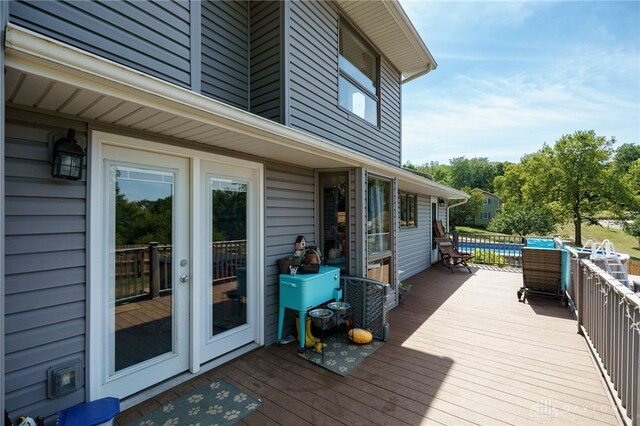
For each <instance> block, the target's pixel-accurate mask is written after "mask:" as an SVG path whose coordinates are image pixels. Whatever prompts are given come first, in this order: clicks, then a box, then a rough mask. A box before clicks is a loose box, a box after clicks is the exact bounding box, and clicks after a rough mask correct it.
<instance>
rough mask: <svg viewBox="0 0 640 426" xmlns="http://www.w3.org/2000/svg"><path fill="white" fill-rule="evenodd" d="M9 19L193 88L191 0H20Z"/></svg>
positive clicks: (14, 4) (14, 1) (12, 4)
mask: <svg viewBox="0 0 640 426" xmlns="http://www.w3.org/2000/svg"><path fill="white" fill-rule="evenodd" d="M9 12H10V20H11V22H13V23H16V24H18V25H21V26H23V27H25V28H28V29H30V30H33V31H35V32H38V33H41V34H44V35H46V36H49V37H51V38H54V39H56V40H60V41H62V42H65V43H68V44H70V45H72V46H75V47H78V48H80V49H83V50H86V51H88V52H91V53H94V54H96V55H99V56H102V57H104V58H107V59H111V60H113V61H115V62H118V63H120V64H123V65H126V66H129V67H131V68H134V69H136V70H139V71H142V72H144V73H147V74H150V75H152V76H155V77H158V78H161V79H163V80H166V81H169V82H171V83H175V84H178V85H180V86H183V87H190V82H191V76H190V71H191V66H190V23H189V22H190V21H189V1H187V0H179V1H170V2H169V1H149V0H145V1H135V2H129V1H121V0H117V1H102V2H95V1H73V2H71V1H28V2H27V1H17V0H12V1H11V2H10V5H9Z"/></svg>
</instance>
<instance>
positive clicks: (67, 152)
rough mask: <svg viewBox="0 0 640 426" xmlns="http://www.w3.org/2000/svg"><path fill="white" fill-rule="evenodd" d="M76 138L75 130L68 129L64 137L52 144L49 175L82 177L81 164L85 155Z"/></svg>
mask: <svg viewBox="0 0 640 426" xmlns="http://www.w3.org/2000/svg"><path fill="white" fill-rule="evenodd" d="M86 156H87V154H85V152H84V150H83V149H82V147H81V146H80V145H79V144H78V141H77V140H76V131H75V130H74V129H69V130H68V131H67V137H66V138H60V139H58V140H57V141H56V143H55V144H54V145H53V161H52V163H53V164H52V168H51V176H53V177H55V178H60V179H70V180H80V179H82V165H83V163H84V157H86Z"/></svg>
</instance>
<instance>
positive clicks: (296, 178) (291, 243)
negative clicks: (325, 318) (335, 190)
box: [265, 164, 315, 345]
mask: <svg viewBox="0 0 640 426" xmlns="http://www.w3.org/2000/svg"><path fill="white" fill-rule="evenodd" d="M265 178H266V179H265V180H266V205H265V217H266V219H265V227H266V231H265V246H266V249H265V262H266V263H265V339H266V344H267V345H269V344H272V343H273V342H275V340H276V334H277V327H278V306H279V282H278V267H277V265H276V262H277V260H278V259H280V258H283V257H284V256H286V255H288V254H292V253H293V250H294V248H295V241H296V237H297V236H298V235H304V237H305V239H306V240H307V244H308V245H315V217H314V207H315V201H314V200H315V178H314V173H313V170H309V169H301V168H296V167H291V166H285V165H280V164H268V165H267V167H266V176H265Z"/></svg>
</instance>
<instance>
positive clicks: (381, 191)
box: [367, 178, 392, 257]
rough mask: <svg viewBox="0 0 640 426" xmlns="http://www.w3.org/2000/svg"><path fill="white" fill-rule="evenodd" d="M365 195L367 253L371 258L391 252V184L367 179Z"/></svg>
mask: <svg viewBox="0 0 640 426" xmlns="http://www.w3.org/2000/svg"><path fill="white" fill-rule="evenodd" d="M367 195H368V196H367V200H368V216H367V217H368V221H367V251H368V254H369V257H371V256H375V255H378V254H380V253H384V252H391V223H392V220H391V182H390V181H388V180H383V179H376V178H369V186H368V194H367ZM390 254H391V253H389V255H390Z"/></svg>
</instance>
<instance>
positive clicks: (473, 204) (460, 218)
mask: <svg viewBox="0 0 640 426" xmlns="http://www.w3.org/2000/svg"><path fill="white" fill-rule="evenodd" d="M461 190H462V191H464V192H466V193H467V194H469V199H468V200H467V202H466V203H464V204H461V205H459V206H456V207H453V208H451V210H450V211H449V221H450V223H451V225H452V226H453V227H454V228H455V226H456V225H462V224H463V223H464V222H465V220H467V219H473V218H474V217H476V216H477V215H479V214H480V212H481V211H482V201H483V200H484V197H483V196H482V191H481V190H479V189H477V188H475V189H471V188H469V187H464V188H462V189H461Z"/></svg>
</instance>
